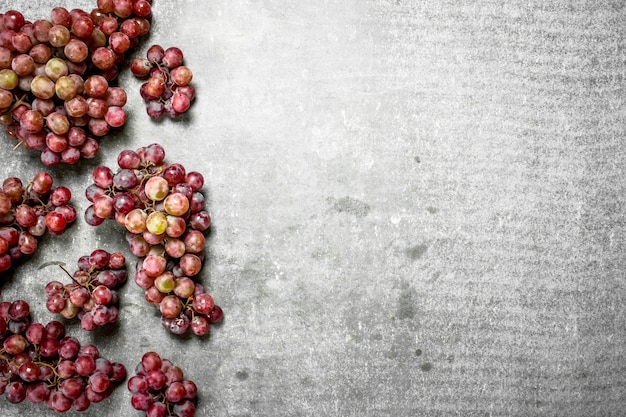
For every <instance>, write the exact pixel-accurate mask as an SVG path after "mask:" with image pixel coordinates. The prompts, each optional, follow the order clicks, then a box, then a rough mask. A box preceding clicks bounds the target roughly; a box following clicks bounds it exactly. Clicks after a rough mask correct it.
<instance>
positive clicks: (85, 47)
mask: <svg viewBox="0 0 626 417" xmlns="http://www.w3.org/2000/svg"><path fill="white" fill-rule="evenodd" d="M150 15H151V0H98V2H97V8H95V9H93V10H92V11H90V12H87V11H84V10H80V9H72V10H67V9H65V8H63V7H55V8H54V9H52V12H51V15H50V19H49V20H48V19H39V20H36V21H34V22H30V21H28V20H26V19H25V18H24V16H23V15H22V13H20V12H19V11H17V10H9V11H7V12H5V13H4V14H1V15H0V124H3V125H5V126H6V131H7V134H8V136H9V137H10V138H13V139H15V140H16V141H17V145H16V146H22V147H24V148H26V149H28V150H35V151H38V152H40V156H41V161H42V163H43V164H44V165H46V166H54V165H57V164H59V163H64V164H74V163H76V162H78V161H79V160H80V158H81V157H82V158H93V157H94V156H95V155H96V154H97V153H98V151H99V147H100V143H99V142H100V139H101V138H102V137H103V136H105V135H106V134H108V133H109V131H110V130H111V129H112V128H119V127H121V126H123V125H124V124H125V123H126V112H125V111H124V109H123V107H124V105H125V104H126V99H127V96H126V92H125V91H124V90H123V89H122V88H120V87H117V86H114V85H112V82H113V81H114V80H115V79H116V78H117V75H118V71H119V65H120V64H121V63H122V62H123V60H124V58H125V56H126V53H128V52H129V51H130V50H132V49H133V48H134V47H136V46H137V45H138V42H139V38H140V37H141V36H143V35H145V34H147V33H148V31H149V30H150V20H149V19H150Z"/></svg>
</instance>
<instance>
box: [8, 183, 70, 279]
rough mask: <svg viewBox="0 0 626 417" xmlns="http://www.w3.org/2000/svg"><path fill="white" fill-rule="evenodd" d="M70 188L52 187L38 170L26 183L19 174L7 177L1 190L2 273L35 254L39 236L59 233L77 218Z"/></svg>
mask: <svg viewBox="0 0 626 417" xmlns="http://www.w3.org/2000/svg"><path fill="white" fill-rule="evenodd" d="M71 198H72V193H71V191H70V190H69V189H68V188H67V187H64V186H58V187H54V186H53V179H52V176H51V175H50V174H48V173H47V172H39V173H37V174H36V175H35V177H34V178H33V180H32V181H30V182H29V183H28V184H26V186H24V184H23V183H22V180H20V179H19V178H17V177H10V178H7V179H5V180H4V182H3V183H2V188H1V189H0V272H4V271H7V270H8V269H9V268H11V266H12V265H14V264H15V263H16V262H17V261H18V260H20V259H21V258H22V257H23V256H24V255H31V254H33V253H35V251H36V250H37V246H38V239H40V238H41V237H42V236H44V235H45V234H49V235H52V236H58V235H61V234H63V233H64V232H65V230H66V228H67V227H68V226H69V225H70V224H72V223H73V222H74V221H75V220H76V209H75V208H74V206H72V205H71V204H70V200H71Z"/></svg>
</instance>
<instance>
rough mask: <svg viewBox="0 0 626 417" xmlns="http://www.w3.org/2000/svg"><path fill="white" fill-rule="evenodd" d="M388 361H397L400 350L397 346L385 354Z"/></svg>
mask: <svg viewBox="0 0 626 417" xmlns="http://www.w3.org/2000/svg"><path fill="white" fill-rule="evenodd" d="M383 355H384V356H385V358H387V359H396V358H397V357H398V349H396V347H395V346H392V347H391V350H388V351H387V352H385V353H384V354H383Z"/></svg>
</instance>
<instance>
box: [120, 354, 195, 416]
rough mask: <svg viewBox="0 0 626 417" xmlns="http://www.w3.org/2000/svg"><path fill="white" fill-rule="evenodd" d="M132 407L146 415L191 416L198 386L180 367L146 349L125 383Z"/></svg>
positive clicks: (193, 411) (193, 412)
mask: <svg viewBox="0 0 626 417" xmlns="http://www.w3.org/2000/svg"><path fill="white" fill-rule="evenodd" d="M127 387H128V390H129V391H130V393H131V404H132V406H133V408H135V409H136V410H140V411H145V413H146V416H147V417H157V416H158V417H193V416H194V414H195V413H196V402H197V392H198V388H197V387H196V384H195V383H194V382H193V381H192V380H190V379H186V378H185V376H184V372H183V370H182V369H181V368H180V367H178V366H176V365H174V364H173V363H172V362H171V361H170V360H169V359H165V358H161V356H160V355H159V354H158V353H157V352H153V351H150V352H146V353H145V354H144V355H143V356H142V357H141V362H140V363H139V364H138V365H137V372H136V375H134V376H132V377H130V378H129V379H128V382H127Z"/></svg>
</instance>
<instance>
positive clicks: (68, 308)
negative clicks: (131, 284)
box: [45, 249, 127, 331]
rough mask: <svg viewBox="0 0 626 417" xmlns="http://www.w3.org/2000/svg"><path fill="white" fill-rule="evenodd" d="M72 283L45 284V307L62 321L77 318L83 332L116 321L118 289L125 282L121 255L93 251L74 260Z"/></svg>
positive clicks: (124, 262) (97, 250) (122, 256)
mask: <svg viewBox="0 0 626 417" xmlns="http://www.w3.org/2000/svg"><path fill="white" fill-rule="evenodd" d="M65 272H66V273H67V274H68V275H69V276H70V278H71V280H72V282H71V283H69V284H63V283H62V282H60V281H50V282H48V284H46V287H45V294H46V297H47V301H46V308H47V309H48V311H50V312H51V313H55V314H60V315H61V316H63V317H64V318H65V319H73V318H75V317H78V318H79V319H80V324H81V327H82V328H83V329H84V330H88V331H92V330H95V329H96V328H98V327H100V326H104V325H105V324H109V323H114V322H116V321H117V318H118V315H119V310H118V301H119V288H120V287H121V286H122V284H124V283H125V282H126V279H127V272H126V258H125V257H124V255H123V254H122V253H121V252H113V253H109V252H107V251H105V250H104V249H96V250H94V251H93V252H92V253H91V254H90V255H84V256H81V257H80V258H79V259H78V270H76V272H74V274H70V273H69V272H68V271H65Z"/></svg>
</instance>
